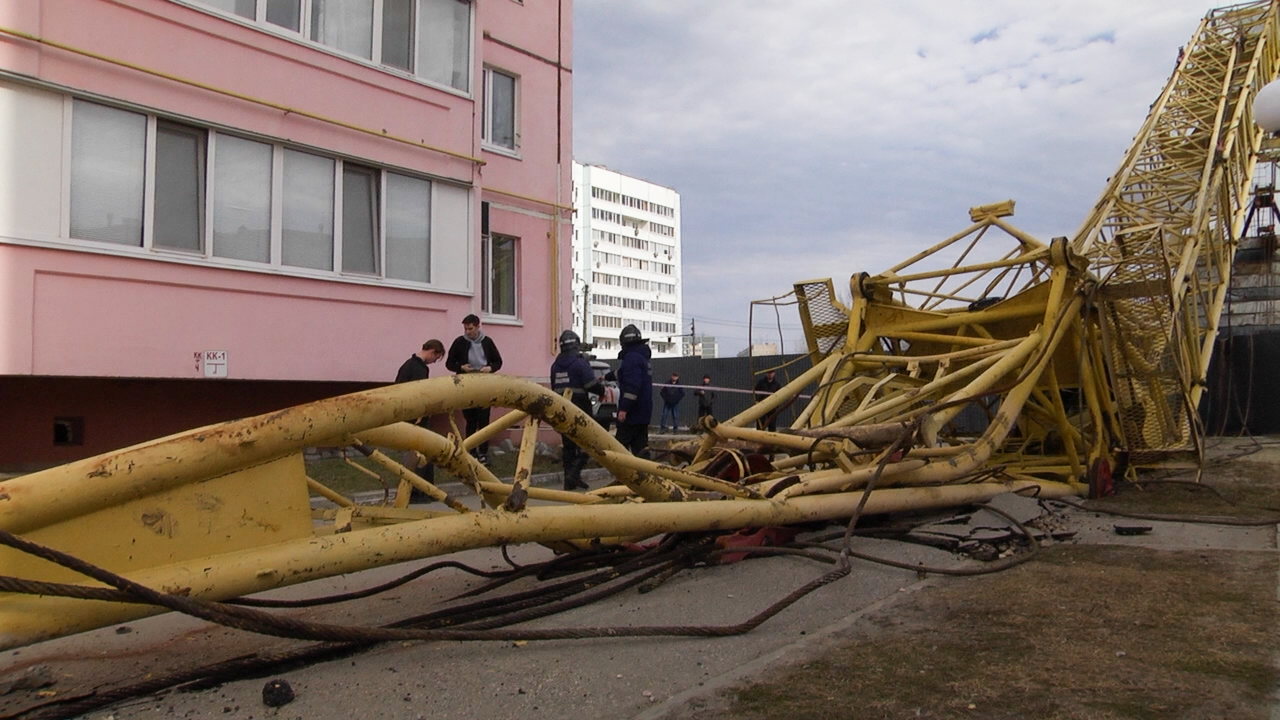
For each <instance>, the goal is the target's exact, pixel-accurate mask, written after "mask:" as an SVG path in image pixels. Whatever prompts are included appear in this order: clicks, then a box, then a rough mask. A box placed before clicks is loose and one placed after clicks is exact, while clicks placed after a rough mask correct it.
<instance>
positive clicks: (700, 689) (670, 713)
mask: <svg viewBox="0 0 1280 720" xmlns="http://www.w3.org/2000/svg"><path fill="white" fill-rule="evenodd" d="M934 582H935V580H933V579H930V578H927V579H924V580H917V581H916V582H914V583H912V584H911V585H907V586H905V587H901V588H898V592H895V593H893V594H892V595H887V596H885V597H883V598H880V599H879V600H877V601H875V602H873V603H871V604H870V605H868V606H866V607H864V608H862V609H861V610H859V611H857V612H854V613H850V614H849V615H846V616H845V617H843V618H841V619H840V620H839V621H838V622H834V623H831V624H830V625H827V626H826V627H824V628H820V629H819V630H816V631H814V632H811V633H808V634H806V635H805V636H804V638H802V639H800V640H797V641H795V642H792V643H788V644H786V645H783V646H782V647H780V648H778V649H776V650H774V651H772V652H769V653H766V654H764V655H761V656H759V657H756V658H754V659H752V660H750V661H748V662H745V663H743V664H741V665H739V666H737V667H735V668H733V669H732V670H730V671H729V672H726V673H721V674H720V675H717V676H716V677H714V678H712V679H710V680H708V681H706V682H705V683H703V684H702V685H698V686H695V687H692V688H689V689H688V690H685V691H684V692H682V693H677V694H675V695H672V696H671V697H669V698H667V699H666V700H665V701H663V702H662V703H660V704H658V705H656V706H654V707H651V708H647V709H646V710H644V711H643V712H641V713H640V714H638V715H635V716H633V717H632V719H631V720H664V718H670V719H672V720H674V719H675V718H676V717H678V716H676V715H674V713H676V712H678V711H680V710H682V709H685V708H686V706H687V705H688V704H689V703H690V702H691V701H693V700H696V699H698V698H700V697H706V696H710V695H716V694H719V693H720V691H722V690H725V689H727V688H730V687H732V686H734V685H738V684H740V683H741V682H742V681H743V680H745V679H747V678H750V677H757V676H759V675H760V674H762V672H763V671H764V670H765V669H767V668H769V667H770V666H772V665H775V664H777V663H779V662H780V661H782V660H783V659H785V658H789V657H791V656H798V655H800V654H801V653H803V652H808V651H812V650H813V648H814V646H817V645H818V644H820V643H823V642H826V641H827V640H829V639H830V638H831V637H832V636H834V635H837V634H839V633H841V632H844V631H846V630H848V629H849V628H851V627H853V626H854V625H855V624H857V623H858V622H860V621H861V620H862V619H863V618H864V617H866V616H867V615H869V614H871V613H873V612H877V611H879V610H880V609H882V608H884V607H886V606H889V605H892V604H894V603H896V602H899V601H900V600H901V599H902V598H904V597H907V596H908V595H910V594H911V593H914V592H917V591H919V590H921V589H923V588H925V587H928V586H929V585H932V584H933V583H934Z"/></svg>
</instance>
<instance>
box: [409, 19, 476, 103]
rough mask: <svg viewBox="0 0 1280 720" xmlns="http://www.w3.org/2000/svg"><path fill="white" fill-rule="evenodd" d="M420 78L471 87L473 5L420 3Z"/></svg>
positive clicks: (454, 85) (456, 86) (455, 85)
mask: <svg viewBox="0 0 1280 720" xmlns="http://www.w3.org/2000/svg"><path fill="white" fill-rule="evenodd" d="M416 72H417V75H418V77H422V78H426V79H427V80H431V81H433V82H438V83H440V84H442V85H448V86H450V87H455V88H457V89H459V90H467V89H468V88H470V87H471V3H470V2H465V1H464V0H418V65H417V70H416Z"/></svg>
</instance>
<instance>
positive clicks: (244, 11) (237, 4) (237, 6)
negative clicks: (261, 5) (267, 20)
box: [203, 0, 254, 20]
mask: <svg viewBox="0 0 1280 720" xmlns="http://www.w3.org/2000/svg"><path fill="white" fill-rule="evenodd" d="M203 2H204V4H205V5H212V6H214V7H216V8H218V9H220V10H226V11H227V12H229V13H235V14H236V15H239V16H240V17H247V18H249V19H250V20H252V19H253V17H254V12H253V10H254V7H253V2H254V0H203Z"/></svg>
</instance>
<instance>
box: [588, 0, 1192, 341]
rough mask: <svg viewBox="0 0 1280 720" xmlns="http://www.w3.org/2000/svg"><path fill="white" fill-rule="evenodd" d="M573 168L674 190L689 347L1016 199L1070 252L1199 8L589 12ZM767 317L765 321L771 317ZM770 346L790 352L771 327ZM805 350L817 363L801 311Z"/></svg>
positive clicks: (891, 6) (852, 4)
mask: <svg viewBox="0 0 1280 720" xmlns="http://www.w3.org/2000/svg"><path fill="white" fill-rule="evenodd" d="M574 6H575V7H574V43H575V48H574V58H573V61H574V67H573V78H574V88H573V91H574V157H575V159H576V160H577V161H578V162H582V163H589V164H597V165H605V166H607V167H609V168H610V169H612V170H615V171H617V172H620V173H623V174H626V175H632V176H635V177H639V178H643V179H645V180H648V181H650V182H654V183H657V184H659V185H665V186H667V187H671V188H674V189H675V190H676V191H678V192H679V193H680V202H681V208H682V228H681V231H682V242H683V282H684V290H683V292H684V297H683V302H684V327H685V331H686V332H687V331H688V327H689V321H690V320H691V319H695V320H696V322H697V330H698V332H699V334H701V333H706V334H710V335H715V336H716V337H717V338H718V339H719V341H720V352H721V355H732V354H735V353H736V352H737V351H739V350H742V349H743V348H745V347H746V346H747V337H748V322H747V320H748V317H749V311H750V303H751V301H752V300H760V299H765V298H769V297H773V296H778V295H783V294H785V293H788V292H790V290H791V286H792V283H794V282H796V281H800V280H808V279H813V278H822V277H831V278H833V279H834V280H835V281H836V286H837V288H841V287H847V285H848V278H849V276H850V275H851V274H853V273H855V272H861V271H865V272H870V273H872V274H875V273H878V272H881V271H883V270H885V269H886V268H888V267H889V266H891V265H893V264H895V263H896V262H899V261H901V260H905V259H906V258H908V257H910V256H911V255H912V254H914V253H915V252H917V251H918V250H921V249H923V248H925V247H928V246H930V245H932V244H934V243H936V242H938V241H940V240H942V239H944V238H946V237H948V236H950V235H952V234H954V233H956V232H958V231H960V230H963V229H964V228H965V227H967V226H968V224H969V217H968V209H969V208H970V207H972V206H975V205H984V204H987V203H991V202H997V201H1000V200H1005V199H1008V198H1013V199H1014V200H1016V201H1017V213H1016V215H1015V216H1014V217H1013V218H1011V221H1012V222H1013V224H1014V225H1016V226H1018V227H1020V228H1022V229H1023V230H1025V231H1027V232H1029V233H1031V234H1032V235H1035V236H1037V237H1039V238H1041V239H1042V240H1045V241H1048V240H1049V239H1050V238H1052V237H1054V236H1058V235H1068V236H1069V235H1072V234H1073V233H1074V232H1075V230H1076V228H1077V227H1078V226H1079V224H1080V223H1081V222H1082V221H1083V220H1084V218H1085V214H1086V213H1087V212H1088V210H1089V208H1090V207H1091V206H1092V205H1093V203H1094V201H1095V200H1096V199H1097V196H1098V194H1099V193H1100V192H1101V191H1102V189H1103V186H1104V185H1105V183H1106V181H1107V178H1108V177H1109V176H1110V175H1111V173H1112V172H1113V171H1114V170H1115V169H1116V167H1118V165H1119V163H1120V160H1121V157H1122V156H1123V154H1124V152H1125V150H1126V149H1127V148H1128V146H1129V142H1130V141H1131V139H1132V138H1133V135H1134V133H1136V132H1137V131H1138V128H1139V126H1140V125H1141V123H1142V121H1143V119H1144V118H1145V117H1146V114H1147V110H1148V108H1149V106H1150V105H1151V103H1152V102H1153V101H1154V100H1155V99H1156V97H1157V95H1158V94H1159V92H1160V91H1161V89H1162V88H1163V86H1164V84H1165V81H1166V80H1167V79H1168V76H1169V74H1170V73H1171V72H1172V71H1173V67H1174V63H1175V61H1176V60H1177V54H1178V48H1179V47H1180V46H1182V45H1184V44H1186V43H1187V42H1188V41H1189V39H1190V38H1191V36H1192V33H1193V32H1194V31H1195V29H1196V27H1197V25H1198V23H1199V22H1200V19H1201V18H1202V17H1203V16H1204V15H1205V14H1206V13H1207V12H1208V11H1209V10H1210V9H1211V8H1213V7H1215V5H1213V4H1211V3H1205V2H1199V1H1197V0H1125V1H1124V2H1117V1H1116V0H1075V1H1071V2H1041V1H1037V0H1018V1H1014V0H929V1H925V0H575V2H574ZM762 314H765V315H766V316H765V317H764V318H763V319H761V315H762ZM756 317H757V319H756V322H755V330H754V339H755V342H777V340H778V331H777V320H776V319H775V318H774V317H773V315H772V311H769V312H768V313H765V312H764V309H762V308H757V310H756ZM782 322H783V328H784V332H783V335H784V345H785V348H784V349H785V350H786V351H787V352H796V351H799V350H801V349H802V345H801V343H802V341H801V337H802V333H801V332H800V330H799V321H798V318H797V316H796V315H795V313H794V311H793V310H788V311H787V312H786V314H784V315H783V320H782Z"/></svg>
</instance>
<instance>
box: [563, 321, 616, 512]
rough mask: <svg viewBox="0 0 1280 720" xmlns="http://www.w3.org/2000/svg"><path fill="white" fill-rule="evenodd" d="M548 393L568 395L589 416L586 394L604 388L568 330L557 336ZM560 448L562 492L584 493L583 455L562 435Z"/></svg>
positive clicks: (584, 458) (585, 461)
mask: <svg viewBox="0 0 1280 720" xmlns="http://www.w3.org/2000/svg"><path fill="white" fill-rule="evenodd" d="M551 389H552V390H554V391H556V392H557V393H564V391H565V390H569V391H571V393H572V395H571V397H570V400H571V401H572V402H573V404H574V405H575V406H577V408H578V409H579V410H581V411H583V412H585V413H586V414H587V415H590V414H591V398H590V396H589V394H590V395H603V394H604V385H603V384H602V383H601V382H600V378H598V377H596V373H595V371H594V370H592V369H591V363H589V362H587V360H586V358H584V357H582V341H581V339H580V338H579V337H578V333H576V332H574V331H572V330H565V331H564V332H562V333H560V354H559V355H557V356H556V360H555V362H553V363H551ZM560 448H561V449H560V462H561V463H562V464H563V466H564V489H565V490H586V489H588V488H589V487H590V486H589V485H587V484H586V483H585V482H583V481H582V467H583V466H584V465H586V464H587V454H586V453H584V452H583V451H582V449H581V448H579V447H578V444H577V443H575V442H574V441H572V440H570V439H569V438H568V437H566V436H564V435H561V436H560Z"/></svg>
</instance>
